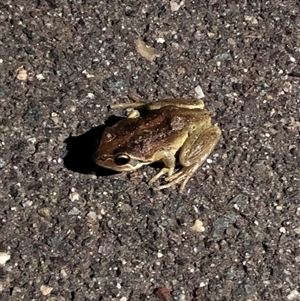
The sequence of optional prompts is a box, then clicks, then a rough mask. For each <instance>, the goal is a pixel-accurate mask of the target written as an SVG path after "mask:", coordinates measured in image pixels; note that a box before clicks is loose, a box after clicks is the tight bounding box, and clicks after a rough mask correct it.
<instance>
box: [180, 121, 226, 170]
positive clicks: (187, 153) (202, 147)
mask: <svg viewBox="0 0 300 301" xmlns="http://www.w3.org/2000/svg"><path fill="white" fill-rule="evenodd" d="M220 136H221V130H220V128H218V127H217V126H211V127H209V128H207V129H206V130H204V131H203V132H201V133H200V134H199V135H198V136H197V135H190V136H189V137H188V138H187V140H186V142H185V143H184V145H183V146H182V148H181V151H180V155H179V162H180V164H181V165H182V166H191V165H193V164H195V163H197V164H198V167H199V166H201V165H202V164H203V162H204V161H205V160H206V159H207V157H208V156H209V154H210V153H211V152H212V151H213V149H214V148H215V146H216V145H217V143H218V141H219V139H220Z"/></svg>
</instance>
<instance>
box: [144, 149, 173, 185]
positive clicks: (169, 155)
mask: <svg viewBox="0 0 300 301" xmlns="http://www.w3.org/2000/svg"><path fill="white" fill-rule="evenodd" d="M156 161H162V162H163V163H164V165H165V166H164V167H163V168H162V169H161V170H160V171H159V173H158V174H156V175H155V176H154V177H153V178H152V179H151V180H150V181H149V185H152V184H153V183H154V182H155V181H157V180H158V179H159V178H160V177H161V176H163V175H164V174H166V173H168V176H169V177H171V176H172V175H173V173H174V169H175V164H176V158H175V154H174V153H173V152H172V151H159V152H157V153H156V154H155V158H154V160H153V162H156ZM157 189H160V188H159V187H158V188H157Z"/></svg>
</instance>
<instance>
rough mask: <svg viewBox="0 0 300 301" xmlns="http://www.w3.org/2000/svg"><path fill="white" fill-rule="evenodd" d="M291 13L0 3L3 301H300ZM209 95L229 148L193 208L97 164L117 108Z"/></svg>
mask: <svg viewBox="0 0 300 301" xmlns="http://www.w3.org/2000/svg"><path fill="white" fill-rule="evenodd" d="M299 5H300V4H299V1H296V0H295V1H284V0H282V1H279V0H274V1H257V0H254V1H246V0H242V1H222V0H220V1H217V0H210V1H191V0H185V1H181V2H179V1H178V2H176V1H175V0H172V1H169V0H162V1H150V0H145V1H139V0H137V1H113V0H111V1H110V0H107V1H101V0H100V1H91V0H90V1H66V0H37V1H25V0H23V1H22V0H14V1H12V0H11V1H9V0H4V1H1V2H0V106H1V107H0V114H1V116H0V117H1V118H0V120H1V121H0V122H1V123H0V126H1V131H0V135H1V136H0V141H1V153H0V168H1V171H0V174H1V176H0V198H1V199H0V202H1V203H0V223H1V224H0V252H1V253H0V294H1V297H0V299H1V301H6V300H12V301H15V300H26V301H28V300H46V301H64V300H73V301H75V300H76V301H84V300H92V301H94V300H113V301H115V300H118V301H132V300H153V301H155V300H157V301H159V300H175V301H185V300H186V301H191V300H192V301H195V300H199V301H204V300H205V301H208V300H209V301H214V300H217V301H218V300H221V301H229V300H248V301H255V300H300V248H299V243H300V196H299V195H300V175H299V174H300V172H299V170H300V166H299V162H300V155H299V142H300V140H299V130H300V97H299V95H300V39H299V35H300V14H299V9H300V6H299ZM136 40H140V41H143V42H144V43H145V44H146V45H148V46H151V47H154V48H155V49H156V51H157V54H159V56H156V57H154V58H152V61H151V60H149V58H148V59H147V58H145V57H143V56H142V55H141V54H140V53H139V52H138V51H137V49H136V47H135V41H136ZM200 87H201V88H202V90H203V93H204V94H205V98H204V101H205V104H206V107H207V108H208V109H209V110H210V112H211V113H212V116H213V120H214V122H216V123H218V125H219V126H220V127H221V129H222V133H223V134H222V139H221V140H220V143H219V144H218V146H217V148H216V150H215V151H214V153H213V154H212V155H211V156H210V160H209V161H208V162H206V163H205V164H204V165H203V167H202V168H200V169H199V170H198V171H197V173H196V174H195V176H194V177H193V178H192V179H191V180H190V181H189V182H188V184H187V187H186V190H185V192H184V193H183V194H179V193H178V191H177V190H171V189H166V190H163V191H159V192H157V191H153V190H152V189H151V188H150V187H149V186H148V184H147V181H148V180H149V179H150V178H151V176H153V175H154V174H155V173H156V172H157V170H158V168H157V167H150V166H149V167H144V168H142V169H140V170H138V171H136V172H134V173H120V174H112V173H110V172H107V171H105V170H101V169H100V168H96V166H95V165H94V164H93V162H92V159H91V154H92V150H93V146H94V143H95V141H96V140H97V138H98V137H99V135H101V131H102V130H103V128H104V126H105V125H107V124H109V123H111V122H113V121H114V119H115V117H113V118H110V117H111V116H113V115H115V116H124V115H125V112H124V110H115V111H112V110H108V106H109V105H110V104H113V103H118V102H126V101H128V99H127V97H126V96H127V95H128V93H132V92H134V93H137V94H139V95H140V96H141V97H143V98H144V99H148V100H156V99H159V98H164V97H186V98H194V97H195V94H196V92H197V91H198V92H199V88H200ZM197 220H198V223H199V222H202V225H203V227H204V228H201V227H200V231H199V232H197V231H195V229H192V228H191V227H192V226H193V225H194V223H195V221H197ZM8 259H9V260H8Z"/></svg>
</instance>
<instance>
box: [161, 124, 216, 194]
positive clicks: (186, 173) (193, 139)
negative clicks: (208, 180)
mask: <svg viewBox="0 0 300 301" xmlns="http://www.w3.org/2000/svg"><path fill="white" fill-rule="evenodd" d="M220 135H221V130H220V128H219V127H217V126H210V127H208V128H207V129H206V130H204V131H203V132H201V134H200V135H198V136H197V135H196V136H194V135H191V136H189V138H188V139H187V141H186V143H185V144H184V145H183V146H182V148H181V151H180V155H179V162H180V164H181V165H182V169H181V170H179V171H178V172H176V173H174V174H173V175H172V176H169V177H167V178H166V181H168V182H169V183H168V184H166V185H162V186H160V189H163V188H167V187H171V186H174V185H176V184H179V183H180V192H182V191H183V190H184V188H185V185H186V183H187V182H188V180H189V179H190V178H191V177H192V176H193V174H194V173H195V172H196V170H197V169H198V168H199V167H200V166H201V165H202V164H203V163H204V162H205V160H206V159H207V157H208V156H209V155H210V153H211V152H212V151H213V149H214V148H215V146H216V145H217V143H218V141H219V139H220Z"/></svg>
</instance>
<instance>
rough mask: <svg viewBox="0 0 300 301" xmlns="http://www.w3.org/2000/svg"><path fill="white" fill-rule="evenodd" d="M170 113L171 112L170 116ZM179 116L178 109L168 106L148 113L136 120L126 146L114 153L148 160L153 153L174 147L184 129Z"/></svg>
mask: <svg viewBox="0 0 300 301" xmlns="http://www.w3.org/2000/svg"><path fill="white" fill-rule="evenodd" d="M170 111H173V112H172V114H170ZM174 111H175V112H174ZM176 111H177V112H178V114H176ZM180 115H182V114H180V108H178V107H175V106H169V107H163V108H161V109H159V110H153V111H149V112H148V113H147V114H146V115H144V116H142V117H141V118H136V119H138V120H136V121H137V122H136V128H135V129H134V130H133V132H134V134H133V135H132V133H133V132H132V133H131V134H130V139H126V140H127V143H126V145H124V146H122V147H120V148H118V149H117V150H116V152H115V153H127V154H130V155H132V156H134V157H136V158H144V159H147V158H148V159H149V158H151V157H152V156H153V155H154V153H155V152H157V151H159V150H167V149H168V147H171V146H173V145H174V141H175V140H176V138H177V136H180V130H182V128H183V127H184V124H180V118H181V116H180ZM183 135H184V134H183Z"/></svg>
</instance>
